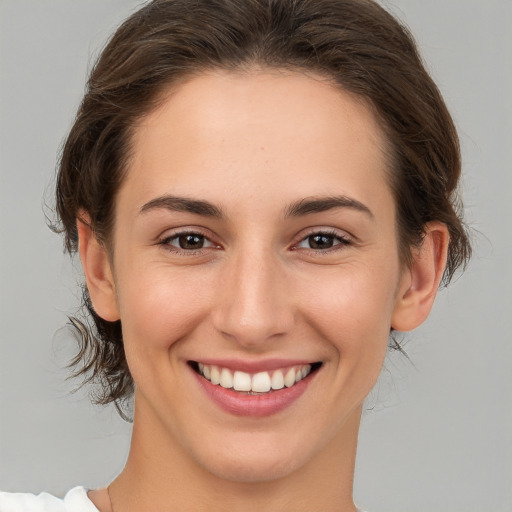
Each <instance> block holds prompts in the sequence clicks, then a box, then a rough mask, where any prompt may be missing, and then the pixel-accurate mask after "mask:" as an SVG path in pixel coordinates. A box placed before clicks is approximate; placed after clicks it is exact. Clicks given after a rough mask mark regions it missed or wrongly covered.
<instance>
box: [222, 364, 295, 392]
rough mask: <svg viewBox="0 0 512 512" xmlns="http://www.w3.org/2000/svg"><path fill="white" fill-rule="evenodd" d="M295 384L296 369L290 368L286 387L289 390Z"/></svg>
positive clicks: (285, 378)
mask: <svg viewBox="0 0 512 512" xmlns="http://www.w3.org/2000/svg"><path fill="white" fill-rule="evenodd" d="M212 382H213V381H212ZM294 384H295V369H294V368H290V369H289V370H288V371H287V372H286V375H285V376H284V385H285V386H286V387H287V388H290V387H292V386H293V385H294Z"/></svg>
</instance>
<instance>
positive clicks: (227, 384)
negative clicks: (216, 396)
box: [220, 368, 233, 389]
mask: <svg viewBox="0 0 512 512" xmlns="http://www.w3.org/2000/svg"><path fill="white" fill-rule="evenodd" d="M220 385H221V386H222V387H223V388H226V389H231V388H232V387H233V375H232V374H231V372H230V371H229V370H228V369H227V368H222V370H221V372H220Z"/></svg>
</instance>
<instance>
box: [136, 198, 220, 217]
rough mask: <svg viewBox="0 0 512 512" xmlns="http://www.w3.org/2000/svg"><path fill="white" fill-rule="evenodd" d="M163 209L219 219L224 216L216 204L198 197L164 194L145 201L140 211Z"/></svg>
mask: <svg viewBox="0 0 512 512" xmlns="http://www.w3.org/2000/svg"><path fill="white" fill-rule="evenodd" d="M157 209H165V210H171V211H175V212H187V213H195V214H197V215H203V216H206V217H213V218H216V219H221V218H222V217H224V215H223V213H222V210H221V209H220V208H218V207H217V206H215V205H213V204H212V203H209V202H208V201H201V200H198V199H190V198H187V197H178V196H171V195H165V196H161V197H156V198H155V199H152V200H151V201H149V202H147V203H146V204H145V205H144V206H142V208H141V209H140V212H141V213H146V212H149V211H151V210H157Z"/></svg>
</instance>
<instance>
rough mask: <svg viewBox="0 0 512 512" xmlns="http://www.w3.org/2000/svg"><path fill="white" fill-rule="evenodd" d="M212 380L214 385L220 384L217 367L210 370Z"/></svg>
mask: <svg viewBox="0 0 512 512" xmlns="http://www.w3.org/2000/svg"><path fill="white" fill-rule="evenodd" d="M203 375H204V374H203ZM205 377H206V375H205ZM210 380H211V382H212V384H220V372H219V369H218V368H217V367H216V366H212V367H211V368H210Z"/></svg>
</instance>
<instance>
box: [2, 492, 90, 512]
mask: <svg viewBox="0 0 512 512" xmlns="http://www.w3.org/2000/svg"><path fill="white" fill-rule="evenodd" d="M0 512H98V509H97V508H96V507H95V506H94V505H93V503H92V501H91V500H90V499H89V498H88V497H87V490H86V489H85V488H84V487H75V488H73V489H71V490H70V491H68V493H67V494H66V496H65V497H64V498H63V499H61V498H56V497H55V496H52V495H51V494H48V493H47V492H42V493H41V494H38V495H35V494H29V493H22V492H0Z"/></svg>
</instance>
